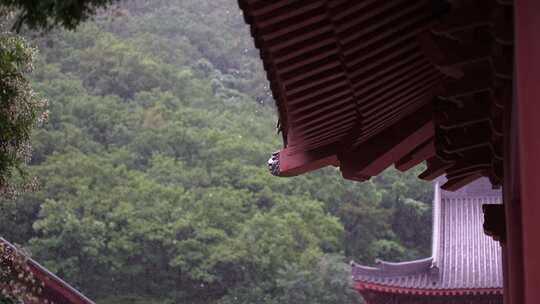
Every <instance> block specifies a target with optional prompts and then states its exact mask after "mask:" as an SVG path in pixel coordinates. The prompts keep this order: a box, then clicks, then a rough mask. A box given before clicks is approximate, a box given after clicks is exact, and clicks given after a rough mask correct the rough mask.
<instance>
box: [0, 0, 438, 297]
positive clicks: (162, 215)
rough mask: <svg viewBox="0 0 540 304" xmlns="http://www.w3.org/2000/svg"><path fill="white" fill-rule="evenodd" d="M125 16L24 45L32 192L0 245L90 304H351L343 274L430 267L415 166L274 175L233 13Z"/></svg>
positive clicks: (203, 5) (425, 194)
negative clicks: (29, 67)
mask: <svg viewBox="0 0 540 304" xmlns="http://www.w3.org/2000/svg"><path fill="white" fill-rule="evenodd" d="M46 2H47V1H46ZM51 2H58V1H51ZM103 2H107V1H103ZM118 9H120V10H122V14H120V15H118V16H115V17H114V18H110V16H109V15H98V17H97V18H96V20H94V21H93V22H86V23H83V24H81V26H80V27H79V28H78V30H77V31H75V32H73V31H63V30H53V31H51V32H49V33H47V34H46V35H44V36H41V37H38V38H34V39H33V43H35V44H36V46H37V47H38V48H39V50H40V54H41V55H40V56H39V57H38V60H37V62H36V69H35V72H34V73H33V74H32V75H33V76H32V77H33V80H32V81H33V86H34V88H35V90H36V91H37V92H39V94H41V95H43V96H45V97H46V98H47V99H48V100H50V106H49V110H50V115H49V121H48V123H47V124H46V125H45V126H44V127H43V128H41V129H39V130H37V131H36V132H34V135H33V137H32V142H33V146H34V152H33V154H32V158H31V162H30V164H31V167H30V171H31V173H32V174H33V175H35V176H38V177H39V179H40V183H41V189H40V191H37V192H33V193H27V194H25V195H23V196H21V197H19V198H18V199H17V200H5V201H0V235H3V236H4V237H6V238H8V239H10V240H13V241H15V242H18V243H20V244H24V245H26V246H27V247H28V248H29V249H30V250H31V252H32V254H33V255H34V257H35V258H36V259H38V260H39V261H40V262H42V263H43V264H44V265H45V266H46V267H48V268H49V269H50V270H52V271H54V272H56V273H58V274H59V275H60V276H62V277H63V278H65V279H66V280H67V281H69V282H71V283H73V284H74V285H75V286H76V287H78V288H80V289H81V290H82V291H83V292H85V293H87V294H88V295H89V296H90V297H92V298H96V299H98V303H216V304H217V303H222V304H225V303H227V304H228V303H246V304H247V303H269V304H270V303H321V304H322V303H359V298H358V296H357V295H356V294H355V293H353V292H352V291H351V290H350V273H349V272H348V268H347V266H346V264H345V262H347V261H349V260H351V259H354V260H355V261H357V262H363V263H372V262H373V261H374V259H375V258H377V257H378V258H384V259H394V260H403V259H409V258H416V257H423V256H426V255H428V254H429V242H430V236H431V231H430V229H429V227H430V221H431V217H430V214H431V208H430V202H431V188H430V186H429V185H426V184H423V183H421V182H419V181H418V180H417V179H416V178H415V177H414V174H415V173H418V170H419V168H417V169H416V170H412V172H409V173H407V174H398V173H397V172H396V171H395V170H388V171H386V172H384V173H383V174H382V175H381V176H379V177H377V178H374V179H373V180H371V181H368V182H365V183H355V182H350V181H345V180H343V179H342V177H341V176H340V174H339V171H338V170H335V169H333V168H327V169H324V170H320V171H318V172H314V173H310V174H307V175H304V176H299V177H294V178H277V177H273V176H271V175H270V174H269V173H268V172H267V171H266V168H265V162H266V159H267V158H268V157H269V156H270V154H271V152H272V151H275V150H276V149H277V148H279V147H280V145H281V143H280V139H279V137H278V136H277V135H276V133H275V120H276V117H275V110H274V108H273V101H272V98H271V94H270V93H269V91H268V87H267V81H266V80H265V76H264V73H263V71H262V67H261V63H260V60H259V58H258V53H257V51H256V50H255V49H254V48H253V45H252V40H251V38H250V35H249V32H248V30H247V27H246V26H245V24H244V22H243V20H242V17H241V14H240V11H239V9H238V8H237V4H236V1H234V0H217V1H197V0H185V1H175V0H157V1H142V0H136V1H135V0H134V1H129V2H126V3H125V4H123V5H122V6H120V7H119V8H118ZM56 22H58V21H56Z"/></svg>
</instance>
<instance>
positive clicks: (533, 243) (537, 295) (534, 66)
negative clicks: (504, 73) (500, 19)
mask: <svg viewBox="0 0 540 304" xmlns="http://www.w3.org/2000/svg"><path fill="white" fill-rule="evenodd" d="M514 20H515V34H516V41H515V43H516V47H515V56H516V69H515V71H516V78H515V88H516V94H517V113H518V130H519V131H518V132H519V161H520V164H519V166H520V169H521V170H520V171H521V200H522V201H521V203H522V205H521V214H522V229H523V263H524V265H523V269H524V287H525V303H526V304H532V303H535V304H536V303H540V288H538V284H539V282H540V259H539V257H540V234H539V233H538V231H540V221H539V220H538V219H539V218H540V187H539V186H538V182H539V181H540V162H539V161H538V156H539V155H540V117H539V116H540V85H538V81H539V79H540V56H539V54H540V39H538V37H539V36H538V33H539V32H538V29H540V1H538V0H516V1H515V18H514ZM510 266H511V267H512V265H510ZM512 304H514V303H512ZM515 304H517V303H515Z"/></svg>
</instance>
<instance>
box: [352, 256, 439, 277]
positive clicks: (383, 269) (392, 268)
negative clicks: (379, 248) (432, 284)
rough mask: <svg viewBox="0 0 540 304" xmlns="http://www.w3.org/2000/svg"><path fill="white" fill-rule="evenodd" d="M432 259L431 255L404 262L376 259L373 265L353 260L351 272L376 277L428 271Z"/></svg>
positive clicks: (407, 274) (408, 274)
mask: <svg viewBox="0 0 540 304" xmlns="http://www.w3.org/2000/svg"><path fill="white" fill-rule="evenodd" d="M432 261H433V258H432V257H428V258H423V259H418V260H413V261H406V262H388V261H383V260H379V259H377V260H376V266H375V267H371V266H364V265H359V264H356V263H354V262H353V263H352V264H353V274H354V275H360V276H362V275H373V276H378V277H389V276H410V275H416V274H421V273H424V272H426V271H429V270H430V269H431V268H432Z"/></svg>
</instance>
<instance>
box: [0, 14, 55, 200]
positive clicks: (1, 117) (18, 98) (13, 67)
mask: <svg viewBox="0 0 540 304" xmlns="http://www.w3.org/2000/svg"><path fill="white" fill-rule="evenodd" d="M9 13H10V12H9V11H6V10H4V9H3V8H0V19H3V18H9ZM3 22H4V21H3V20H2V21H0V197H8V198H9V197H14V196H15V195H16V193H17V192H18V191H19V190H20V189H25V188H32V187H33V186H34V184H33V183H32V181H31V180H30V179H28V178H27V172H26V170H25V169H24V165H25V164H26V163H27V162H28V161H29V159H30V154H31V146H30V142H29V140H30V136H31V131H32V130H33V128H34V127H35V126H36V124H37V123H39V122H41V121H43V120H44V119H45V118H46V114H47V113H43V112H42V111H43V110H44V108H45V106H46V102H45V101H44V100H42V99H40V98H38V97H37V96H36V95H35V93H34V91H33V90H32V87H31V86H30V83H29V81H28V79H27V78H26V77H27V74H28V73H29V72H31V70H32V67H33V66H32V63H33V60H34V57H35V54H36V50H35V49H34V48H32V47H30V46H29V45H28V44H27V43H26V41H25V40H24V39H23V38H22V37H20V36H17V35H13V34H11V33H10V32H8V31H6V30H5V29H4V27H5V24H3ZM41 113H43V115H41Z"/></svg>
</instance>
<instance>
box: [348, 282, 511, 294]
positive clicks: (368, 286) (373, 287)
mask: <svg viewBox="0 0 540 304" xmlns="http://www.w3.org/2000/svg"><path fill="white" fill-rule="evenodd" d="M354 288H355V289H356V290H357V291H358V292H360V293H362V292H364V291H377V292H386V293H396V294H408V295H421V296H456V295H458V296H464V295H496V294H500V295H502V294H503V289H502V288H460V289H426V288H407V287H399V286H388V285H382V284H376V283H365V282H356V283H355V285H354Z"/></svg>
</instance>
